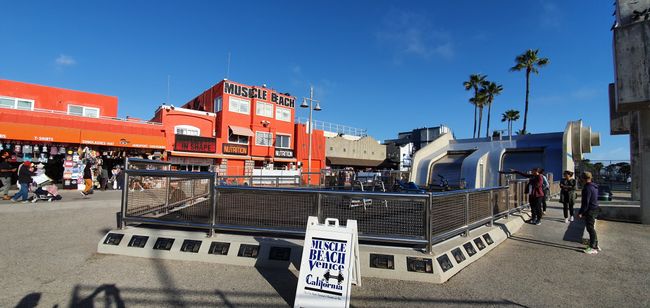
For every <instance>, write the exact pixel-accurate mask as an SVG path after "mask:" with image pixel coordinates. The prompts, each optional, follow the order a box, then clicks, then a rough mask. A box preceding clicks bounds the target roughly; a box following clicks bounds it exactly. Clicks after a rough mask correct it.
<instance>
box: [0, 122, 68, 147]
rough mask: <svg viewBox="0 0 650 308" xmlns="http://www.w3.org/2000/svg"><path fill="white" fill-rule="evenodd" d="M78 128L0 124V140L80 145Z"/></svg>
mask: <svg viewBox="0 0 650 308" xmlns="http://www.w3.org/2000/svg"><path fill="white" fill-rule="evenodd" d="M79 134H80V130H79V129H76V128H67V127H56V126H45V125H33V124H19V123H9V122H0V139H11V140H25V141H44V142H65V143H79Z"/></svg>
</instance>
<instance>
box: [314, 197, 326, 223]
mask: <svg viewBox="0 0 650 308" xmlns="http://www.w3.org/2000/svg"><path fill="white" fill-rule="evenodd" d="M316 196H317V198H318V202H317V206H318V208H317V215H318V222H319V223H320V222H321V221H325V218H324V217H323V207H322V204H323V195H321V194H320V193H318V194H316Z"/></svg>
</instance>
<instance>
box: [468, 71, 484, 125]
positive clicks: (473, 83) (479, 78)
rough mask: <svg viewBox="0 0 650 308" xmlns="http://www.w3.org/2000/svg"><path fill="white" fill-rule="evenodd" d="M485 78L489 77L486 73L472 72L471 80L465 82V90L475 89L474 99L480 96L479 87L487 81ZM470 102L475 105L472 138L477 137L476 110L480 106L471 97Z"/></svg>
mask: <svg viewBox="0 0 650 308" xmlns="http://www.w3.org/2000/svg"><path fill="white" fill-rule="evenodd" d="M485 78H487V76H486V75H481V74H471V75H469V80H467V81H465V82H463V86H464V87H465V90H467V91H469V90H472V89H474V97H473V98H474V99H476V97H477V96H478V91H479V90H478V89H479V87H480V86H481V85H482V84H483V83H485ZM469 102H470V103H471V104H472V105H474V133H473V135H472V138H476V111H477V109H478V106H477V105H476V104H474V103H473V102H472V99H470V100H469Z"/></svg>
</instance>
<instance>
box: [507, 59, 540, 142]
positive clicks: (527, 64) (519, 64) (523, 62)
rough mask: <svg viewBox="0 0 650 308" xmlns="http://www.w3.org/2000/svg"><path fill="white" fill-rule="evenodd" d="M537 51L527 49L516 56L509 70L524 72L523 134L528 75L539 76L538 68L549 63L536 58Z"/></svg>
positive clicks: (528, 85) (526, 114) (526, 118)
mask: <svg viewBox="0 0 650 308" xmlns="http://www.w3.org/2000/svg"><path fill="white" fill-rule="evenodd" d="M538 52H539V49H535V50H532V49H528V50H526V51H525V52H524V53H522V54H521V55H518V56H517V57H516V58H515V66H513V67H511V68H510V71H511V72H515V71H521V70H525V71H526V109H525V110H524V128H523V129H522V130H523V131H524V132H527V130H526V124H527V123H528V94H529V92H530V73H531V72H532V73H535V74H539V71H538V70H537V69H538V68H540V67H544V66H546V65H547V64H548V63H549V60H548V58H540V57H538V56H537V53H538Z"/></svg>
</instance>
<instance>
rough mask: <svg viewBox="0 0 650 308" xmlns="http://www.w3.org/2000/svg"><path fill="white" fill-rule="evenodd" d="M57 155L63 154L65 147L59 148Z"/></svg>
mask: <svg viewBox="0 0 650 308" xmlns="http://www.w3.org/2000/svg"><path fill="white" fill-rule="evenodd" d="M59 153H60V154H65V147H64V146H61V147H59Z"/></svg>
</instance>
